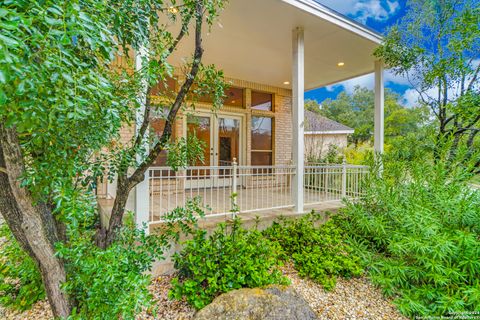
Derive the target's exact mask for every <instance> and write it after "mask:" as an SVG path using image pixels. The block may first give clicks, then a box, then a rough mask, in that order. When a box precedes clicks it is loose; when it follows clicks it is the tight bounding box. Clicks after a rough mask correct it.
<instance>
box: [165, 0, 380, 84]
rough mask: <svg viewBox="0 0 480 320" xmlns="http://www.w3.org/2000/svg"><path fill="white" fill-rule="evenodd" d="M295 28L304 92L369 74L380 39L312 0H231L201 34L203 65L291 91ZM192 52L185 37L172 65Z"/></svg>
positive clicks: (190, 43) (191, 39)
mask: <svg viewBox="0 0 480 320" xmlns="http://www.w3.org/2000/svg"><path fill="white" fill-rule="evenodd" d="M295 27H303V28H304V32H305V89H306V90H310V89H314V88H318V87H322V86H325V85H329V84H332V83H335V82H339V81H342V80H345V79H349V78H353V77H356V76H359V75H363V74H366V73H371V72H373V70H374V57H373V56H372V52H373V50H374V49H375V48H376V47H377V46H378V45H379V43H380V41H381V38H380V36H379V35H378V34H376V33H374V32H372V31H370V30H368V29H367V28H364V27H362V26H360V25H358V24H356V23H353V22H352V21H350V20H348V19H346V18H344V17H342V16H341V15H338V14H336V13H335V12H333V11H331V10H328V9H326V8H325V7H323V6H320V5H318V4H317V3H316V2H314V1H313V0H261V1H259V0H230V1H229V2H228V4H227V8H226V9H225V11H224V12H222V14H221V16H220V20H219V23H216V24H215V25H214V27H213V28H212V30H211V31H210V32H209V33H205V35H204V48H205V53H204V60H203V61H204V63H206V64H215V65H216V66H217V67H218V68H220V69H223V70H224V72H225V75H226V76H227V77H231V78H236V79H242V80H248V81H253V82H257V83H262V84H268V85H272V86H277V87H284V88H290V85H285V84H284V82H285V81H289V82H291V76H292V67H291V65H292V29H293V28H295ZM192 52H193V36H190V37H189V38H186V39H185V41H184V42H183V43H182V45H181V46H180V47H179V48H178V50H177V51H176V52H175V53H174V54H173V55H172V58H171V63H173V64H174V65H179V64H180V62H181V61H182V59H185V58H187V57H189V56H190V55H191V54H192ZM339 62H344V63H345V65H344V66H343V67H339V66H337V64H338V63H339Z"/></svg>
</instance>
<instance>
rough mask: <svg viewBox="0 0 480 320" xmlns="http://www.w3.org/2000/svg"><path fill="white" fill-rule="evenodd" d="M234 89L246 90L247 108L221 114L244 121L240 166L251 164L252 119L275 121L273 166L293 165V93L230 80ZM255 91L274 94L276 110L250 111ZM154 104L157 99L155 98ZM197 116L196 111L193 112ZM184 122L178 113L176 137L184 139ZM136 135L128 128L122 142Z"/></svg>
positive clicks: (122, 133) (205, 108)
mask: <svg viewBox="0 0 480 320" xmlns="http://www.w3.org/2000/svg"><path fill="white" fill-rule="evenodd" d="M227 81H229V82H230V83H231V85H232V86H235V87H241V88H244V89H245V95H244V107H243V108H240V107H230V106H224V107H222V108H221V109H220V110H219V111H218V113H219V114H222V112H227V113H229V114H232V115H239V116H242V119H243V122H244V123H243V139H244V144H243V152H242V153H243V159H240V162H241V163H243V164H247V165H249V164H251V156H250V155H251V153H250V152H251V132H250V130H251V119H252V115H257V116H267V117H272V118H273V119H274V120H273V139H274V141H273V154H274V164H277V165H285V164H291V159H292V98H291V91H290V90H287V89H284V88H279V87H272V86H268V85H262V84H257V83H253V82H249V81H243V80H237V79H227ZM252 90H256V91H261V92H268V93H271V94H273V99H274V108H273V109H274V110H273V111H271V112H269V111H259V110H252V109H251V108H250V107H251V92H252ZM152 101H153V102H155V101H156V98H155V97H153V99H152ZM210 109H211V106H210V105H209V104H206V103H197V104H196V110H198V111H202V112H211V111H210ZM193 112H195V111H193ZM184 126H185V119H184V113H183V112H179V115H178V117H177V121H176V124H175V133H176V136H177V137H182V136H184V134H185V128H184ZM134 132H135V128H134V126H125V127H123V128H122V129H121V130H120V142H121V143H126V142H128V141H130V139H131V137H132V136H133V134H134Z"/></svg>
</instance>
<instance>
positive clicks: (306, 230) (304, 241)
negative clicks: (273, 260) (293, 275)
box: [263, 213, 363, 290]
mask: <svg viewBox="0 0 480 320" xmlns="http://www.w3.org/2000/svg"><path fill="white" fill-rule="evenodd" d="M320 220H321V217H320V216H319V215H318V214H315V213H311V214H309V215H307V216H305V217H303V218H301V219H295V220H293V219H292V220H287V219H281V221H280V222H279V223H278V222H275V223H274V224H273V225H272V226H271V227H270V228H268V229H266V230H265V231H264V232H263V234H264V235H265V236H266V237H267V238H268V239H270V240H272V241H276V242H278V243H279V244H280V246H281V247H282V249H283V252H284V258H285V259H288V258H291V259H292V260H293V262H294V265H295V268H296V269H297V270H298V273H299V275H300V276H302V277H308V278H311V279H312V280H314V281H316V282H318V283H320V284H322V285H323V287H324V288H325V290H330V289H332V288H334V287H335V284H336V278H337V276H342V277H352V276H360V275H361V274H362V273H363V269H362V266H361V264H360V258H359V257H358V256H357V255H356V254H355V252H354V251H353V249H352V248H351V247H350V246H349V245H348V244H347V243H346V242H345V239H344V236H343V234H344V232H343V230H341V229H340V228H339V227H338V226H337V222H336V220H337V218H335V217H333V218H332V219H330V220H329V221H327V222H326V223H324V224H320Z"/></svg>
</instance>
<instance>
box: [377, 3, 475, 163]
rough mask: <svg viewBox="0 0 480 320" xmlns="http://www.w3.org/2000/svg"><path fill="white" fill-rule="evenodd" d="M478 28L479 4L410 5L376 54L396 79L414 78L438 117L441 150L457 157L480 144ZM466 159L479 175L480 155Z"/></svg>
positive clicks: (422, 101) (412, 82)
mask: <svg viewBox="0 0 480 320" xmlns="http://www.w3.org/2000/svg"><path fill="white" fill-rule="evenodd" d="M479 25H480V2H479V1H477V0H463V1H456V0H445V1H425V0H410V1H408V6H407V12H406V14H405V15H404V16H403V17H402V18H401V19H400V20H399V22H398V23H397V25H395V26H393V27H392V28H391V30H389V33H388V35H387V36H386V37H385V39H384V43H383V44H382V46H380V47H379V48H377V49H376V51H375V56H376V57H378V58H379V59H382V60H383V61H384V62H385V63H386V65H387V66H388V67H389V68H391V70H392V72H393V73H394V74H396V75H401V76H402V77H405V78H408V79H409V82H410V85H411V86H412V87H414V89H415V91H416V92H417V93H418V96H419V104H421V105H424V106H427V107H428V108H429V109H430V110H431V112H432V117H434V118H435V121H434V124H435V126H436V128H435V129H436V141H435V146H436V148H437V149H443V148H445V146H446V145H449V148H450V153H451V155H452V157H455V156H456V153H457V149H458V148H461V147H462V146H465V147H467V148H469V149H471V150H473V149H475V148H478V145H479V144H480V139H479V132H480V130H479V128H480V108H479V107H478V105H479V101H480V91H479V89H480V78H479V77H478V74H479V71H480V69H479V68H478V52H479V50H480V28H479ZM405 129H407V128H406V127H405ZM452 137H455V142H454V143H450V139H451V138H452ZM464 158H465V160H466V162H468V161H470V160H471V159H472V158H473V159H474V160H475V161H476V162H477V170H478V166H480V161H479V157H478V155H476V154H472V153H465V154H464Z"/></svg>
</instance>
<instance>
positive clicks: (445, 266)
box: [343, 159, 480, 317]
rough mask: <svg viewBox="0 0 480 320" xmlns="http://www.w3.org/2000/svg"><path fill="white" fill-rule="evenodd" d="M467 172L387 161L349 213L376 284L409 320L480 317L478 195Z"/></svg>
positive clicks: (347, 227)
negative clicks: (472, 314)
mask: <svg viewBox="0 0 480 320" xmlns="http://www.w3.org/2000/svg"><path fill="white" fill-rule="evenodd" d="M466 172H467V170H465V169H463V168H462V167H461V166H458V167H457V166H452V165H446V164H445V162H439V163H438V164H436V165H434V164H432V161H426V160H416V161H409V162H406V161H398V160H396V159H393V160H388V159H386V160H385V171H384V174H383V177H381V178H380V177H376V176H373V179H372V181H371V182H370V185H369V188H367V193H366V196H365V197H364V198H363V199H362V201H360V202H358V203H351V204H349V205H348V207H347V209H346V210H345V211H344V217H346V220H344V222H346V223H345V224H344V226H343V227H344V230H345V232H347V233H348V234H349V235H350V237H351V240H352V242H353V243H354V244H355V247H356V248H357V249H358V252H359V253H362V257H363V259H364V262H365V263H366V264H368V266H369V267H368V271H369V274H370V277H371V279H372V281H373V282H374V283H375V284H377V285H379V286H380V287H381V288H382V289H383V291H384V293H385V294H386V295H387V296H391V297H394V302H395V303H396V305H397V306H398V308H399V309H400V311H401V312H402V313H404V314H405V315H407V316H410V317H415V316H441V315H448V314H452V313H460V312H475V311H476V312H478V311H480V193H479V192H478V191H474V190H472V189H471V188H469V186H468V183H467V182H468V180H469V175H468V174H467V173H466Z"/></svg>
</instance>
